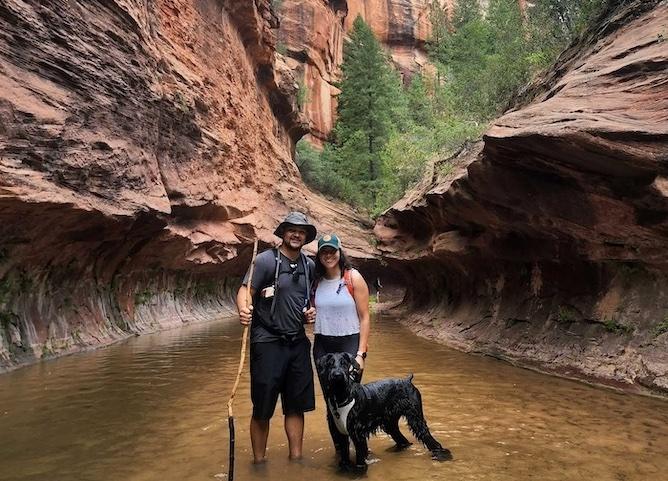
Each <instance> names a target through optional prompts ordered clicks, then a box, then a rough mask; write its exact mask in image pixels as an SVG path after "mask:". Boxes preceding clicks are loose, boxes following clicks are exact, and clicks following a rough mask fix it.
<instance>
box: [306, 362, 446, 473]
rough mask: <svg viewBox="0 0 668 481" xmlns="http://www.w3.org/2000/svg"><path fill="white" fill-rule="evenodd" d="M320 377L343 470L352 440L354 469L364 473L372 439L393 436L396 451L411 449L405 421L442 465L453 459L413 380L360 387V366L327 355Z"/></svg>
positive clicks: (320, 369) (377, 382)
mask: <svg viewBox="0 0 668 481" xmlns="http://www.w3.org/2000/svg"><path fill="white" fill-rule="evenodd" d="M316 364H317V369H318V376H319V378H320V384H321V386H322V389H323V393H324V395H325V401H326V402H327V407H328V409H327V422H328V424H329V432H330V433H331V435H332V440H333V441H334V447H335V448H336V451H337V452H338V453H339V456H340V457H341V461H340V466H341V467H342V468H348V467H350V466H351V464H350V453H349V452H348V449H349V440H348V439H349V438H348V436H350V439H352V441H353V445H354V446H355V468H356V469H357V470H365V469H366V467H367V465H366V462H365V459H366V457H367V455H368V453H369V448H368V445H367V439H368V438H369V436H371V435H373V434H376V433H377V432H378V431H379V430H383V431H385V432H386V433H387V434H389V435H390V436H391V437H392V439H393V440H394V442H395V443H397V446H396V447H397V449H404V448H406V447H408V446H410V444H411V443H410V442H409V441H408V439H406V437H405V436H404V435H403V434H402V433H401V431H400V430H399V419H400V418H401V417H402V416H403V417H405V418H406V420H407V421H408V426H409V428H410V430H411V431H412V432H413V434H414V435H415V437H416V438H417V439H419V440H420V441H422V443H424V445H425V446H426V447H427V449H429V451H431V453H432V458H433V459H435V460H438V461H447V460H449V459H452V454H451V453H450V451H449V450H448V449H445V448H444V447H443V446H441V445H440V443H439V442H438V441H436V440H435V439H434V437H433V436H432V435H431V433H430V432H429V428H428V427H427V422H426V421H425V419H424V415H423V414H422V397H421V396H420V391H418V389H417V388H416V387H415V386H413V384H412V382H411V380H412V379H413V375H410V376H409V377H408V378H406V379H383V380H381V381H376V382H372V383H368V384H364V385H362V384H360V383H359V382H357V381H358V379H359V376H360V370H359V369H360V368H359V364H357V362H356V361H355V359H354V358H353V356H351V355H350V354H348V353H336V354H326V355H324V356H322V357H321V358H320V359H318V361H317V363H316Z"/></svg>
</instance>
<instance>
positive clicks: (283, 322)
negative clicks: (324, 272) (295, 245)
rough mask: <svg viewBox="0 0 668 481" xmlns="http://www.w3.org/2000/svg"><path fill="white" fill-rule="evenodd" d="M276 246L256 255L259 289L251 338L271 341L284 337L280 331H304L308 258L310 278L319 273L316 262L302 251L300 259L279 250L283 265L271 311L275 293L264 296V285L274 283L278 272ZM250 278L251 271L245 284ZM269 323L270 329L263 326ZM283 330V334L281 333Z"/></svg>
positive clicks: (256, 285)
mask: <svg viewBox="0 0 668 481" xmlns="http://www.w3.org/2000/svg"><path fill="white" fill-rule="evenodd" d="M275 253H276V250H274V249H268V250H266V251H264V252H262V253H260V254H258V256H257V258H256V259H255V272H253V283H252V285H251V287H252V288H253V289H254V290H255V296H254V297H253V322H252V324H251V342H269V341H274V340H277V339H280V338H281V336H280V334H285V335H287V336H295V335H297V334H300V333H301V332H303V331H304V307H306V304H307V301H308V299H307V289H306V276H305V275H304V261H303V259H304V258H305V259H306V265H307V268H308V269H309V276H308V278H309V281H310V280H312V279H313V275H314V273H315V263H314V262H313V261H312V260H311V259H309V258H308V257H305V256H304V255H300V256H299V258H298V259H297V260H296V261H293V260H291V259H290V258H288V257H286V256H284V255H283V254H282V253H280V251H279V255H280V260H281V261H280V266H279V274H278V285H277V286H275V288H274V296H276V306H275V307H274V315H273V316H272V315H271V303H272V297H267V298H264V297H262V295H261V291H262V289H264V288H266V287H269V286H272V285H273V284H274V276H275V274H276V257H275ZM247 282H248V273H246V276H245V277H244V281H243V284H244V285H246V284H247ZM263 326H268V327H269V329H267V328H265V327H263ZM279 333H280V334H279Z"/></svg>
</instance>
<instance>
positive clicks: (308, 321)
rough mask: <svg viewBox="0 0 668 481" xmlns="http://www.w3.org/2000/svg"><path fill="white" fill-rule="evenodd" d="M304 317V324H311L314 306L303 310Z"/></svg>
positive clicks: (313, 320) (313, 316)
mask: <svg viewBox="0 0 668 481" xmlns="http://www.w3.org/2000/svg"><path fill="white" fill-rule="evenodd" d="M304 319H305V320H306V324H313V323H314V322H315V307H311V308H310V309H307V310H306V312H304Z"/></svg>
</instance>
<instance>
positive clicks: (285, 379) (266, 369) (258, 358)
mask: <svg viewBox="0 0 668 481" xmlns="http://www.w3.org/2000/svg"><path fill="white" fill-rule="evenodd" d="M250 372H251V399H252V401H253V417H254V418H255V419H271V417H272V416H273V415H274V410H275V409H276V402H277V401H278V395H279V394H280V395H281V405H282V407H283V414H299V413H304V412H307V411H313V410H314V409H315V392H314V387H313V368H312V366H311V341H309V339H308V338H307V337H303V338H301V339H299V340H296V341H294V342H287V341H282V340H281V341H271V342H255V343H252V344H251V348H250Z"/></svg>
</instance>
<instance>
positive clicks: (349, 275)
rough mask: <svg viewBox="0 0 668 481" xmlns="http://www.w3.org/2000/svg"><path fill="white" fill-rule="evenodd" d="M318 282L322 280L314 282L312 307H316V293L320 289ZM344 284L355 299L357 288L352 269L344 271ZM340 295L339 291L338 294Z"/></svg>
mask: <svg viewBox="0 0 668 481" xmlns="http://www.w3.org/2000/svg"><path fill="white" fill-rule="evenodd" d="M318 282H320V279H316V280H314V281H313V287H311V306H314V305H315V291H316V289H317V288H318ZM343 284H345V286H346V287H347V288H348V292H350V295H351V297H353V298H354V297H355V295H354V292H355V288H354V286H353V270H352V269H344V270H343ZM340 288H341V285H340V286H339V289H340ZM336 293H337V294H338V291H337V292H336Z"/></svg>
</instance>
